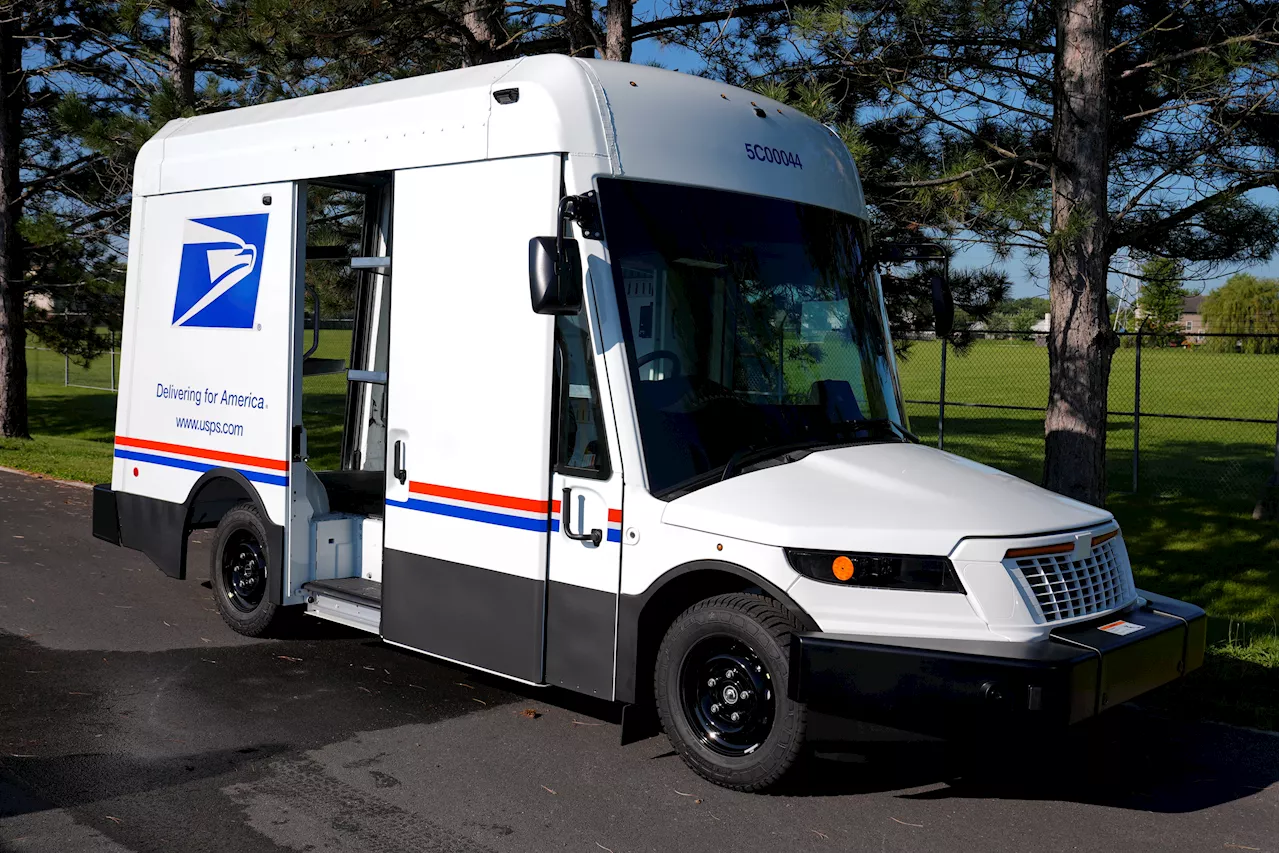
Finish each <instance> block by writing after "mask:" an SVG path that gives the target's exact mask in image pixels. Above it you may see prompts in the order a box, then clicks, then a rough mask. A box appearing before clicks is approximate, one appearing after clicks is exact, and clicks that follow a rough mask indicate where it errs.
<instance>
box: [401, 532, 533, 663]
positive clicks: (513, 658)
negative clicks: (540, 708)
mask: <svg viewBox="0 0 1280 853" xmlns="http://www.w3.org/2000/svg"><path fill="white" fill-rule="evenodd" d="M382 559H383V563H382V592H383V595H382V636H383V637H385V638H386V639H387V640H390V641H391V642H393V643H399V644H401V645H403V646H408V647H410V648H413V649H418V650H420V651H424V652H429V653H431V654H434V655H441V656H442V657H447V658H451V659H453V660H456V661H461V662H463V663H469V664H471V665H472V666H479V667H483V668H485V669H491V670H493V671H495V672H501V673H503V674H505V675H511V676H515V677H516V678H523V679H524V680H525V681H541V680H542V611H543V601H544V594H545V586H546V585H545V584H544V583H543V582H542V581H536V580H530V579H529V578H522V577H517V576H516V575H508V574H505V573H503V572H494V571H490V570H489V569H481V568H478V567H476V566H468V565H464V564H462V563H451V562H449V561H448V560H438V559H436V558H434V557H424V556H422V555H420V554H409V553H406V552H404V551H395V550H392V549H390V548H388V549H386V550H385V551H384V552H383V558H382Z"/></svg>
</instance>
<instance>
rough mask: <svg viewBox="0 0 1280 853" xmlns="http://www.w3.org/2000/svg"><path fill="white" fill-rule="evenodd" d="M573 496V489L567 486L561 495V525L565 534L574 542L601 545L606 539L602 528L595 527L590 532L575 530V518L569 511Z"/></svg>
mask: <svg viewBox="0 0 1280 853" xmlns="http://www.w3.org/2000/svg"><path fill="white" fill-rule="evenodd" d="M572 497H573V490H572V489H570V488H569V487H567V486H566V487H565V490H564V494H563V495H561V499H560V507H561V512H560V527H561V529H562V530H564V535H565V536H568V537H569V538H570V539H572V540H573V541H574V542H590V543H591V544H592V545H595V546H596V547H599V546H600V543H601V542H602V541H604V532H603V531H601V530H600V528H598V527H597V528H594V529H593V530H592V531H591V532H590V533H574V532H573V519H572V518H571V517H570V511H569V505H570V503H571V500H572Z"/></svg>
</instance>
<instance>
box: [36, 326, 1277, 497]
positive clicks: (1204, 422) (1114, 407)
mask: <svg viewBox="0 0 1280 853" xmlns="http://www.w3.org/2000/svg"><path fill="white" fill-rule="evenodd" d="M321 326H322V331H321V342H322V348H323V349H324V350H325V351H326V354H329V351H330V350H332V351H333V354H334V355H335V356H341V355H343V354H345V353H346V352H348V351H349V349H350V334H351V333H350V328H351V321H350V320H324V321H323V322H322V323H321ZM311 335H312V333H311V330H310V322H308V331H307V333H306V341H307V343H308V345H309V344H310V341H311ZM1186 340H1187V341H1189V343H1187V342H1184V345H1180V346H1171V345H1169V339H1168V338H1157V337H1155V336H1152V335H1142V336H1139V335H1138V334H1136V333H1129V334H1123V333H1122V334H1121V346H1120V348H1119V349H1118V350H1117V351H1116V353H1115V356H1114V357H1113V359H1112V363H1111V384H1110V388H1109V393H1108V408H1109V412H1108V417H1107V469H1108V470H1107V475H1108V482H1109V484H1110V486H1111V488H1112V490H1114V491H1132V492H1141V493H1155V494H1181V493H1206V492H1208V493H1215V494H1231V495H1237V496H1240V497H1243V498H1247V499H1249V500H1253V499H1255V498H1256V497H1257V495H1258V494H1259V492H1260V490H1261V489H1262V487H1263V484H1264V483H1265V482H1266V481H1267V479H1268V477H1270V476H1271V474H1272V472H1273V471H1274V470H1275V465H1276V442H1277V423H1276V420H1277V418H1276V414H1277V373H1278V371H1280V355H1277V349H1280V344H1278V341H1277V336H1276V335H1258V334H1243V335H1222V334H1217V335H1214V334H1207V333H1198V334H1196V335H1195V337H1194V338H1189V339H1186ZM905 343H906V350H905V354H904V355H903V356H902V357H901V358H900V359H899V362H898V364H899V371H900V373H901V379H902V392H903V397H904V398H905V400H906V405H907V414H908V416H909V417H910V419H911V428H912V430H913V431H914V432H915V433H916V434H917V435H919V436H920V437H921V438H922V439H923V440H924V441H926V442H929V443H936V444H937V445H938V446H940V447H943V448H945V449H946V450H949V451H951V452H953V453H957V454H959V455H961V456H966V457H968V458H970V459H974V460H976V461H979V462H983V463H985V464H988V465H992V466H994V467H996V468H1000V469H1003V470H1005V471H1009V472H1010V473H1013V474H1016V475H1018V476H1020V477H1023V478H1025V479H1028V480H1031V481H1032V482H1039V480H1040V479H1041V476H1042V469H1043V465H1044V410H1045V403H1046V401H1047V400H1048V398H1049V353H1048V348H1047V346H1046V335H1045V334H1044V333H1035V332H1026V333H986V334H984V335H982V336H980V337H978V338H977V339H975V340H973V341H971V342H970V343H969V344H968V345H967V346H966V347H964V348H963V349H961V350H957V349H956V348H955V347H952V346H950V345H948V346H946V347H944V346H943V343H942V341H939V340H936V339H921V340H911V341H907V342H905ZM777 346H778V356H777V361H776V363H771V364H769V365H761V366H757V367H758V369H755V373H756V374H758V375H755V374H753V375H752V376H751V377H747V378H748V379H749V380H753V381H748V382H747V384H748V386H749V387H750V389H751V391H752V392H754V393H756V394H759V395H760V396H761V397H762V398H769V397H771V396H775V395H776V396H779V397H782V396H786V395H787V394H788V393H789V392H791V391H793V390H795V389H797V388H799V389H807V388H809V386H810V384H811V380H812V379H813V376H811V375H810V373H811V372H812V371H811V370H808V369H805V368H804V363H803V359H800V358H797V357H795V351H798V350H799V349H803V348H804V347H806V346H807V344H805V343H804V341H803V340H802V339H801V333H800V330H799V328H796V329H794V330H793V329H790V328H786V329H783V330H781V333H780V334H779V338H778V343H777ZM777 365H785V370H784V371H783V372H782V373H779V372H778V370H777ZM747 367H750V365H747ZM119 371H120V358H119V353H118V350H117V342H116V340H115V339H114V338H113V339H112V346H111V348H110V350H109V351H108V352H106V353H104V354H103V355H102V356H101V357H99V358H97V359H94V360H93V361H91V362H90V363H89V364H88V365H87V366H83V365H80V364H78V363H76V361H74V360H73V359H70V358H68V357H66V356H63V355H61V354H59V353H56V352H54V351H52V350H49V349H45V348H42V347H39V346H34V345H31V346H28V347H27V379H28V381H29V382H32V383H44V384H56V385H64V386H74V387H83V388H98V389H102V390H108V391H114V390H116V388H118V387H119V375H120V374H119ZM792 374H795V375H792ZM815 375H816V374H815ZM328 378H329V377H326V379H328ZM319 381H320V380H318V379H314V380H312V382H311V384H312V386H316V387H314V388H310V389H309V390H312V391H319V390H328V389H327V388H326V389H320V388H319V387H318V386H317V385H316V383H317V382H319ZM335 381H338V380H335ZM339 384H344V383H342V382H341V381H339ZM793 386H794V387H793ZM340 390H341V389H336V390H334V393H338V391H340ZM940 401H941V402H940Z"/></svg>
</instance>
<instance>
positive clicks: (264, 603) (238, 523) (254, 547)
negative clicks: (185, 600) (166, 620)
mask: <svg viewBox="0 0 1280 853" xmlns="http://www.w3.org/2000/svg"><path fill="white" fill-rule="evenodd" d="M267 541H268V539H267V526H266V523H265V522H263V520H262V516H261V515H259V513H258V510H257V507H255V506H254V505H253V504H250V503H242V504H237V505H236V506H235V507H234V508H232V509H231V510H230V511H229V512H228V513H227V514H226V515H224V516H223V517H222V521H220V522H218V530H217V533H216V534H215V535H214V539H213V560H212V565H211V566H210V572H209V575H210V577H209V580H210V582H211V585H212V586H213V598H214V601H215V602H216V603H217V605H218V613H219V614H221V616H222V620H223V621H224V622H226V623H227V624H228V625H230V626H231V628H232V629H233V630H235V631H236V632H238V633H240V634H244V635H245V636H248V637H260V636H262V635H263V634H265V633H266V632H267V631H268V629H269V628H270V627H271V626H272V625H273V624H275V623H276V622H277V620H278V618H279V617H280V615H281V613H282V612H283V608H282V607H280V606H279V605H276V604H272V603H271V600H270V598H271V597H270V596H269V595H268V594H267V585H268V584H267V578H268V572H267V567H268V566H269V565H270V561H271V560H273V559H279V557H278V555H275V554H272V553H271V552H270V550H269V549H268V547H267Z"/></svg>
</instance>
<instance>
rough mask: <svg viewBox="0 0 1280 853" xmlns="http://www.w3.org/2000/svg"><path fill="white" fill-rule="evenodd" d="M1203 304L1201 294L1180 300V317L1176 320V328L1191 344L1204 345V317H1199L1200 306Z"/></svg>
mask: <svg viewBox="0 0 1280 853" xmlns="http://www.w3.org/2000/svg"><path fill="white" fill-rule="evenodd" d="M1203 304H1204V295H1203V294H1201V295H1199V296H1188V297H1187V298H1186V299H1184V300H1182V316H1181V317H1179V318H1178V328H1179V329H1180V330H1181V331H1182V333H1183V334H1184V335H1186V336H1187V340H1188V341H1190V342H1191V343H1196V344H1202V343H1204V331H1205V328H1204V317H1202V316H1201V315H1200V306H1201V305H1203Z"/></svg>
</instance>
